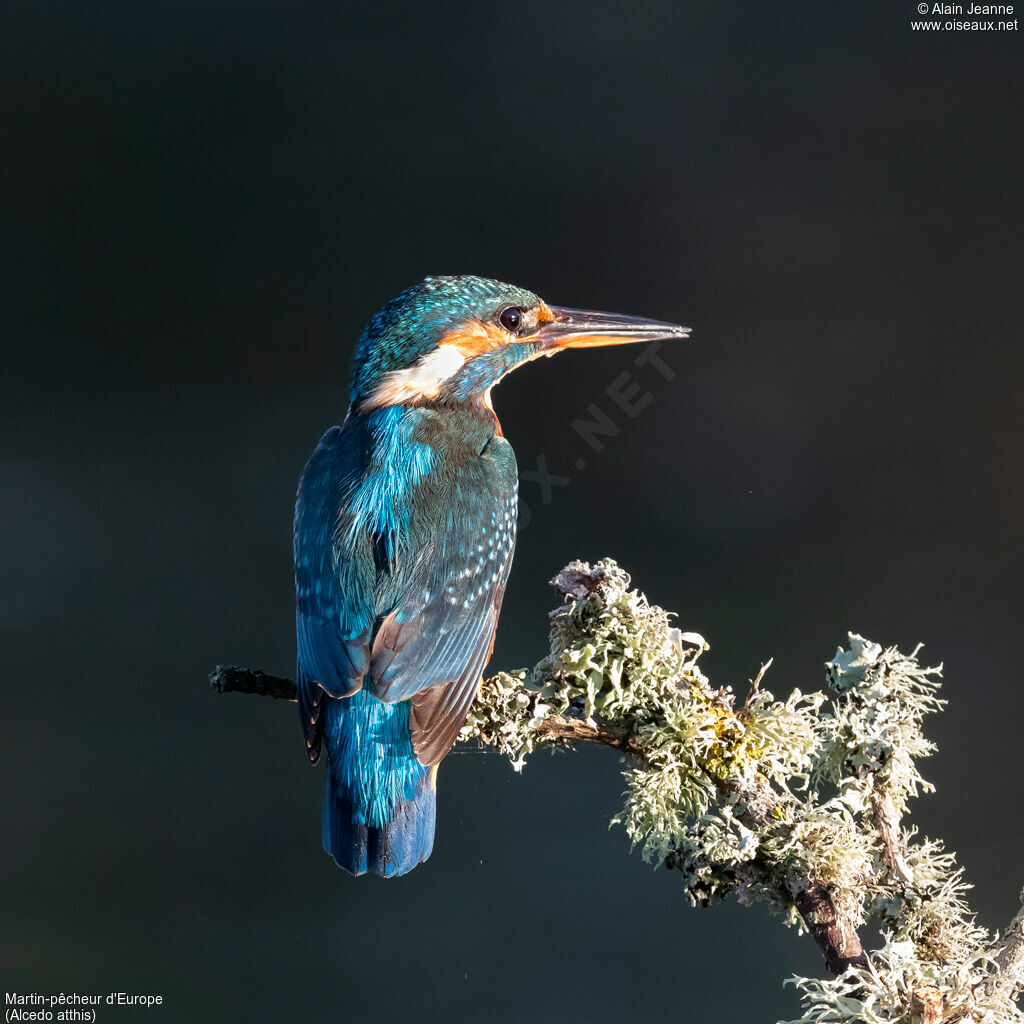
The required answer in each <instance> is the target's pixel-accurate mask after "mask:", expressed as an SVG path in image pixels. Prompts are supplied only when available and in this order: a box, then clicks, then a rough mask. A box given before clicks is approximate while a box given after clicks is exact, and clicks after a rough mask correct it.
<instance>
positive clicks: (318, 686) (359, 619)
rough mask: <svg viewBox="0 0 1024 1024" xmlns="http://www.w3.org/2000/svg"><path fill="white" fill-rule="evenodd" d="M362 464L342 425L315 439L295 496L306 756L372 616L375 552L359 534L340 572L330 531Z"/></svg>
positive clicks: (354, 664)
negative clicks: (328, 698)
mask: <svg viewBox="0 0 1024 1024" xmlns="http://www.w3.org/2000/svg"><path fill="white" fill-rule="evenodd" d="M358 472H359V449H358V446H357V445H356V444H354V443H353V439H352V437H351V436H350V435H349V434H346V432H344V431H343V429H342V428H341V427H332V428H331V429H330V430H328V431H327V433H325V434H324V436H323V437H322V438H321V439H320V443H319V444H318V445H317V447H316V449H315V451H314V452H313V454H312V456H311V457H310V460H309V462H308V464H307V465H306V468H305V470H304V471H303V474H302V478H301V479H300V481H299V492H298V496H297V499H296V502H295V523H294V547H295V625H296V638H297V641H298V669H297V676H298V679H297V683H298V697H299V710H300V713H301V716H302V726H303V732H304V734H305V738H306V748H307V752H308V754H309V758H310V760H311V761H313V762H314V763H315V762H316V760H317V759H318V758H319V756H320V743H321V733H322V722H321V711H322V700H323V697H324V694H325V693H326V694H327V695H328V696H331V697H346V696H348V695H349V694H352V693H354V692H355V691H356V690H358V689H359V688H360V687H361V686H362V680H363V676H364V675H365V674H366V670H367V668H368V666H369V657H370V642H371V634H372V628H373V618H374V598H373V557H372V551H371V550H370V549H369V546H368V544H367V543H366V542H365V541H364V542H363V543H362V545H358V544H357V545H356V546H355V547H354V548H353V550H352V551H351V552H349V557H348V559H347V560H346V564H345V571H344V573H339V571H338V566H337V560H336V558H335V552H334V533H335V528H336V525H337V520H338V508H339V502H340V501H341V500H343V496H344V495H345V494H346V493H347V492H348V491H349V490H351V488H352V486H353V485H354V483H355V481H356V478H357V476H358Z"/></svg>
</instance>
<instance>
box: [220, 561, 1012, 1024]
mask: <svg viewBox="0 0 1024 1024" xmlns="http://www.w3.org/2000/svg"><path fill="white" fill-rule="evenodd" d="M552 583H553V585H554V586H555V588H556V590H557V591H558V592H559V594H560V597H561V603H560V604H559V606H558V607H557V608H556V609H555V610H554V611H553V612H552V613H551V628H550V648H549V652H548V655H547V656H546V657H545V658H544V659H543V660H542V661H540V662H539V663H538V664H537V665H535V666H534V667H533V668H532V669H530V670H521V671H519V672H514V673H505V672H499V673H498V674H497V675H495V676H493V677H491V678H490V679H487V680H485V681H484V682H483V684H482V686H481V691H480V699H479V700H478V701H477V702H476V704H475V705H474V706H473V709H472V711H471V712H470V716H469V718H468V719H467V722H466V725H465V727H464V729H463V731H462V734H461V738H462V739H464V740H475V741H477V742H481V743H485V744H488V745H490V746H492V747H494V748H496V749H498V750H499V751H501V752H503V753H504V754H506V755H507V756H508V757H509V758H510V759H511V761H512V763H513V766H514V767H515V768H516V769H517V770H521V769H522V767H523V765H524V764H525V762H526V759H527V758H528V757H529V756H530V755H531V754H532V753H533V751H534V750H535V749H536V748H537V747H538V746H541V745H550V744H567V743H572V742H577V741H583V742H592V743H598V744H602V745H605V746H608V747H612V748H614V749H617V750H619V751H622V752H624V753H626V754H628V755H631V756H630V757H629V759H628V761H627V765H626V768H625V772H624V774H625V779H626V783H627V794H626V802H625V805H624V806H623V808H622V809H621V811H620V812H619V813H618V814H617V815H616V817H615V819H614V820H615V821H616V822H618V823H620V824H622V825H623V826H624V827H625V830H626V833H627V835H628V836H629V838H630V840H631V842H632V843H633V844H634V846H639V848H640V850H641V853H642V855H643V856H644V858H645V859H647V860H649V861H653V862H655V863H661V864H663V865H664V866H665V867H667V868H668V869H669V870H671V871H673V872H675V873H678V876H679V878H680V880H681V883H682V886H683V891H684V893H685V894H686V896H687V897H688V898H689V899H690V900H691V901H692V902H693V903H696V904H700V905H702V906H708V905H710V904H712V903H714V902H716V901H718V900H721V899H725V898H727V897H729V896H734V897H735V898H736V899H737V900H739V902H740V903H742V904H744V905H751V904H754V903H761V904H764V905H766V906H767V907H768V908H769V909H770V910H772V911H775V912H777V913H779V914H780V915H781V916H782V917H783V919H784V921H785V922H786V923H787V924H792V925H796V926H798V927H800V928H802V929H804V930H806V931H807V932H808V933H809V934H810V935H811V936H812V937H813V938H814V940H815V941H816V942H817V944H818V946H819V948H820V949H821V951H822V954H823V956H824V959H825V964H826V967H827V968H828V970H829V971H830V972H831V973H832V974H833V975H834V977H832V978H826V979H817V978H797V979H793V983H794V984H795V985H796V987H797V989H798V992H799V995H800V997H801V1000H802V1005H803V1010H804V1014H803V1016H802V1017H801V1018H799V1021H798V1022H790V1024H841V1022H850V1024H852V1022H859V1024H925V1022H927V1024H940V1022H952V1021H973V1022H977V1024H1024V1014H1022V1013H1021V1012H1020V1010H1019V1009H1018V1007H1017V1005H1016V999H1017V997H1018V995H1019V994H1020V992H1021V988H1022V985H1024V910H1022V911H1021V913H1020V914H1018V915H1017V917H1016V918H1014V920H1013V922H1012V924H1011V926H1010V928H1009V929H1008V931H1007V935H1006V937H1005V938H1003V939H1002V940H998V939H997V938H996V937H993V936H991V935H989V934H988V933H987V932H986V931H985V930H984V929H982V928H980V927H979V926H978V925H977V924H976V923H975V922H974V919H973V917H972V915H971V914H970V912H969V908H968V906H967V904H966V902H965V900H964V892H965V890H966V889H967V886H966V885H965V884H964V883H963V880H962V877H961V871H960V869H958V868H957V867H956V864H955V859H954V857H953V855H952V854H950V853H948V852H946V851H945V850H944V848H943V846H942V844H941V842H939V841H936V840H929V839H925V838H921V837H918V836H917V835H916V834H915V833H914V832H913V831H912V830H909V829H908V828H907V827H905V826H904V824H903V821H902V818H903V815H904V813H905V811H906V805H907V801H908V799H909V798H910V797H912V796H915V795H917V794H919V793H921V792H927V791H930V789H931V787H930V786H929V785H928V783H926V782H925V780H924V779H923V778H922V776H921V775H920V773H919V770H918V760H919V759H920V758H922V757H924V756H927V755H928V754H930V753H931V752H932V750H933V747H932V744H931V743H930V742H929V741H928V740H927V739H926V738H925V736H924V733H923V730H922V724H923V722H924V720H925V717H926V716H927V715H928V714H931V713H934V712H936V711H938V710H940V709H941V707H942V706H943V701H941V700H940V699H939V698H938V695H937V693H938V687H939V683H938V676H939V674H940V671H941V670H940V669H939V668H925V667H922V666H921V665H920V664H919V662H918V661H917V654H918V651H917V650H915V651H913V652H912V653H911V654H910V655H904V654H902V653H900V651H898V650H897V649H896V648H888V649H883V648H882V647H880V646H879V645H877V644H873V643H870V642H869V641H866V640H864V639H863V638H862V637H859V636H857V635H855V634H851V635H850V637H849V645H848V649H845V650H844V649H842V648H840V649H839V650H837V652H836V654H835V656H834V657H833V658H832V659H830V660H829V662H827V664H826V672H825V689H824V690H823V691H822V692H814V693H810V694H804V693H801V692H800V691H799V690H794V691H793V692H792V693H791V694H790V695H789V696H788V697H787V698H786V699H785V700H777V699H776V698H775V697H774V696H773V695H772V694H771V693H770V692H768V691H767V690H766V689H764V688H763V687H762V686H761V680H762V676H763V675H764V667H763V668H762V672H761V673H759V675H758V676H757V678H756V679H755V680H754V682H753V683H752V684H751V685H750V689H749V692H748V693H747V694H746V695H745V697H744V699H743V700H742V701H740V700H738V699H737V697H736V696H735V695H734V694H733V692H732V689H731V688H729V687H725V688H716V687H713V686H712V685H711V683H710V681H709V680H708V678H707V677H706V676H705V675H704V674H703V672H702V671H701V670H700V668H699V667H698V660H699V658H700V656H701V654H702V653H703V652H704V651H705V650H706V649H707V646H708V645H707V644H706V642H705V641H704V640H703V638H701V637H700V636H699V635H697V634H694V633H683V632H680V631H679V630H678V629H675V628H673V626H672V625H671V623H670V619H669V615H668V614H667V613H666V612H664V611H663V610H662V609H661V608H658V607H656V606H654V605H651V604H649V603H648V602H647V600H646V598H644V596H643V595H642V594H640V593H638V592H637V591H635V590H632V589H630V580H629V577H628V575H627V574H626V573H625V572H624V571H623V570H622V569H620V568H619V567H618V566H617V565H616V564H615V563H614V562H612V561H610V560H605V561H603V562H600V563H598V564H597V565H594V566H591V565H587V564H585V563H581V562H575V563H573V564H572V565H570V566H568V567H567V568H566V569H565V570H563V571H562V572H561V573H560V574H559V575H558V576H557V577H556V578H555V579H554V580H553V581H552ZM211 682H212V683H213V685H214V686H215V687H217V688H218V689H220V690H221V691H222V692H232V691H235V692H248V693H267V694H269V695H272V696H277V697H291V698H293V699H294V695H295V688H294V684H293V683H291V681H290V680H286V679H281V678H278V677H273V676H266V675H263V674H262V673H252V672H249V671H247V670H245V669H218V670H217V672H215V673H214V675H213V676H211ZM869 918H876V919H877V920H879V921H880V922H881V928H882V935H881V939H882V943H881V945H880V946H879V948H878V949H876V950H875V951H874V952H872V953H870V954H866V953H865V951H864V948H863V946H862V944H861V939H860V936H859V933H860V931H861V930H862V929H863V928H864V926H865V923H866V922H867V921H868V919H869Z"/></svg>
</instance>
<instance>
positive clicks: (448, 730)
mask: <svg viewBox="0 0 1024 1024" xmlns="http://www.w3.org/2000/svg"><path fill="white" fill-rule="evenodd" d="M516 484H517V480H516V467H515V457H514V455H513V453H512V448H511V446H510V445H509V444H508V442H507V441H506V440H505V439H504V438H503V437H500V436H497V437H494V438H493V439H492V440H491V442H490V443H489V444H488V445H487V447H486V449H485V450H484V452H483V453H482V454H481V455H480V456H478V457H475V458H474V459H472V460H471V461H470V462H468V463H466V464H464V465H461V466H460V467H459V468H458V470H457V472H456V474H455V476H454V479H453V480H452V481H451V482H450V485H449V486H448V487H447V488H446V489H445V492H444V496H443V500H442V501H441V502H439V504H438V507H439V508H440V509H443V512H441V513H439V514H438V516H437V518H436V521H435V522H434V524H433V529H432V530H431V531H430V534H429V536H428V537H427V538H426V543H424V544H423V545H422V547H421V548H420V550H419V551H418V553H417V555H416V558H415V561H414V562H413V565H412V568H411V571H410V572H409V573H408V574H407V577H406V581H405V583H404V585H403V588H402V595H401V598H400V600H399V601H398V602H397V603H396V606H395V607H394V609H393V610H392V611H391V612H390V613H389V614H388V615H387V616H386V617H384V619H383V621H382V622H381V624H380V627H379V629H378V630H377V632H376V634H375V636H374V640H373V646H372V653H371V661H370V671H369V680H368V682H367V686H368V688H369V689H370V690H371V692H372V693H373V694H374V696H376V697H378V698H380V699H381V700H384V701H388V702H390V701H398V700H411V702H412V708H411V714H410V728H411V733H412V743H413V750H414V751H415V753H416V755H417V757H418V759H419V760H420V762H421V763H422V764H437V763H438V762H439V761H440V760H441V758H442V757H444V755H445V754H446V753H447V752H448V749H449V748H450V747H451V745H452V743H453V742H454V741H455V737H456V736H457V735H458V732H459V729H460V728H461V727H462V723H463V722H464V721H465V717H466V714H467V712H468V711H469V706H470V704H472V702H473V699H474V697H475V696H476V692H477V688H478V687H479V684H480V677H481V675H482V673H483V670H484V666H485V665H486V663H487V660H488V658H489V657H490V653H491V649H492V647H493V645H494V631H495V628H496V627H497V622H498V614H499V612H500V611H501V601H502V597H503V595H504V592H505V583H506V581H507V580H508V574H509V570H510V568H511V565H512V554H513V550H514V548H515V530H516V507H517V487H516Z"/></svg>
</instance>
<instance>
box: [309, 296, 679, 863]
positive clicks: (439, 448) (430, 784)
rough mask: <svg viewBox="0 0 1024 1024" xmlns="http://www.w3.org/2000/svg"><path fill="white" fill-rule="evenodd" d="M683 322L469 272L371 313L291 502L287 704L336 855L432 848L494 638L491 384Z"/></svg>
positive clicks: (503, 525) (500, 544) (503, 516)
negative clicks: (541, 361) (341, 407)
mask: <svg viewBox="0 0 1024 1024" xmlns="http://www.w3.org/2000/svg"><path fill="white" fill-rule="evenodd" d="M688 333H689V332H688V329H687V328H685V327H677V326H675V325H674V324H665V323H659V322H658V321H655V320H644V319H641V318H639V317H630V316H618V315H615V314H611V313H595V312H584V311H581V310H575V309H562V308H559V307H557V306H549V305H547V303H545V302H543V301H542V300H541V299H539V298H538V297H537V296H536V295H534V294H533V293H532V292H528V291H525V290H524V289H522V288H516V287H514V286H512V285H508V284H502V283H500V282H498V281H490V280H486V279H485V278H480V277H469V276H459V277H428V278H427V279H426V280H425V281H423V282H422V283H421V284H418V285H415V286H414V287H412V288H410V289H409V290H408V291H405V292H403V293H402V294H401V295H399V296H398V297H397V298H396V299H393V300H392V301H391V302H389V303H388V304H387V305H386V306H384V308H383V309H381V310H380V312H379V313H377V315H376V316H375V317H374V318H373V319H372V320H371V321H370V323H369V324H368V325H367V327H366V329H365V330H364V332H363V335H362V337H361V339H360V341H359V345H358V348H357V350H356V354H355V361H354V367H353V371H352V381H351V393H350V401H351V404H350V405H349V409H348V415H347V417H346V419H345V422H344V424H343V425H342V426H340V427H332V428H331V429H330V430H328V431H327V433H325V434H324V436H323V437H322V438H321V439H320V443H319V444H318V445H317V447H316V450H315V451H314V452H313V454H312V456H311V457H310V460H309V462H308V464H307V465H306V468H305V470H304V471H303V474H302V478H301V480H300V481H299V490H298V497H297V500H296V505H295V531H294V543H295V608H296V632H297V639H298V673H297V675H298V693H299V711H300V714H301V716H302V729H303V733H304V734H305V738H306V747H307V750H308V753H309V758H310V760H311V761H312V762H314V763H315V762H316V761H317V760H318V758H319V756H320V751H321V747H322V746H326V748H327V762H328V768H327V784H326V788H325V791H324V798H323V815H322V819H323V820H322V825H323V845H324V848H325V850H326V851H327V852H328V853H330V854H331V855H332V856H333V857H334V859H335V860H336V861H337V863H338V864H339V865H341V867H343V868H345V870H346V871H350V872H352V874H354V875H361V874H365V873H367V872H369V873H371V874H376V875H384V876H392V875H402V874H405V873H406V872H407V871H410V870H411V869H412V868H414V867H415V866H416V865H417V864H419V863H420V862H421V861H424V860H426V859H427V857H429V856H430V851H431V848H432V846H433V841H434V812H435V806H436V794H437V789H436V787H437V766H438V764H439V763H440V761H441V759H442V758H443V757H444V756H445V754H447V753H448V751H449V749H450V748H451V746H452V744H453V743H454V742H455V738H456V736H457V735H458V732H459V729H460V728H461V727H462V725H463V722H464V721H465V718H466V715H467V713H468V711H469V707H470V705H471V704H472V702H473V699H474V697H475V696H476V693H477V690H478V688H479V685H480V680H481V676H482V673H483V669H484V666H485V665H486V663H487V660H488V658H489V657H490V654H491V649H492V647H493V646H494V631H495V627H496V626H497V624H498V613H499V612H500V611H501V600H502V595H503V594H504V591H505V582H506V580H507V579H508V573H509V568H510V566H511V564H512V550H513V548H514V547H515V538H516V507H517V486H518V477H517V472H516V460H515V455H514V454H513V451H512V446H511V445H510V444H509V443H508V441H506V440H505V438H504V437H503V436H502V432H501V425H500V424H499V423H498V419H497V417H496V416H495V415H494V409H493V408H492V406H491V388H493V387H494V385H495V384H497V383H498V381H499V380H500V379H501V378H502V377H503V376H504V375H505V374H506V373H508V372H509V371H510V370H514V369H515V368H516V367H517V366H521V365H522V364H523V363H526V362H529V361H530V360H531V359H536V358H537V357H538V356H550V355H553V354H554V353H555V352H557V351H559V350H560V349H563V348H576V347H584V346H591V345H617V344H623V343H627V342H637V341H648V340H654V339H660V338H680V337H686V336H687V334H688Z"/></svg>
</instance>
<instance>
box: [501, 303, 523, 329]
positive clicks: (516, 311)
mask: <svg viewBox="0 0 1024 1024" xmlns="http://www.w3.org/2000/svg"><path fill="white" fill-rule="evenodd" d="M522 322H523V311H522V310H521V309H520V308H519V307H518V306H506V307H505V308H504V309H503V310H502V311H501V312H500V313H499V314H498V323H499V324H501V326H502V327H504V328H505V330H506V331H508V333H509V334H515V333H516V331H518V330H519V325H520V324H521V323H522Z"/></svg>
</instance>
